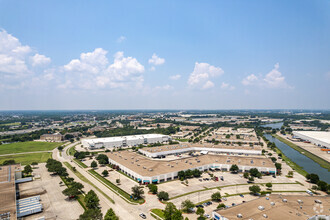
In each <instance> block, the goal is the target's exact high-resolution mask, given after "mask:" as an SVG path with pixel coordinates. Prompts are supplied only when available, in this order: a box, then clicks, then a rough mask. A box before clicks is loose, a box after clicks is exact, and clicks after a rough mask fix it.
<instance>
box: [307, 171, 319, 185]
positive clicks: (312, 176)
mask: <svg viewBox="0 0 330 220" xmlns="http://www.w3.org/2000/svg"><path fill="white" fill-rule="evenodd" d="M306 178H307V179H308V180H309V181H310V182H311V183H314V184H316V183H317V182H318V181H319V180H320V178H319V176H318V175H317V174H315V173H311V174H307V175H306Z"/></svg>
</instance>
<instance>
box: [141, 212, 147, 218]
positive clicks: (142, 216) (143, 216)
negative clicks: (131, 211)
mask: <svg viewBox="0 0 330 220" xmlns="http://www.w3.org/2000/svg"><path fill="white" fill-rule="evenodd" d="M139 216H140V217H141V218H143V219H146V218H147V216H146V215H145V214H143V213H141V214H140V215H139Z"/></svg>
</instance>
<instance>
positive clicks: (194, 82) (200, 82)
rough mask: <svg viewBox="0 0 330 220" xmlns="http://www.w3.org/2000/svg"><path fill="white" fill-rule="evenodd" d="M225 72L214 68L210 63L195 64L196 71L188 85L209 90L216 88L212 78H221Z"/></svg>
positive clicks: (191, 75) (190, 77)
mask: <svg viewBox="0 0 330 220" xmlns="http://www.w3.org/2000/svg"><path fill="white" fill-rule="evenodd" d="M223 73H224V71H223V70H222V69H221V68H220V67H215V66H212V65H210V64H208V63H198V62H196V63H195V68H194V71H193V72H192V73H191V74H190V76H189V79H188V85H189V86H194V87H199V88H202V89H208V88H212V87H214V83H213V82H212V81H211V80H210V79H211V78H214V77H217V76H220V75H222V74H223Z"/></svg>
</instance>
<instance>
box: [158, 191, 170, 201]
mask: <svg viewBox="0 0 330 220" xmlns="http://www.w3.org/2000/svg"><path fill="white" fill-rule="evenodd" d="M157 197H158V199H159V200H168V199H169V196H168V193H167V192H164V191H161V192H159V193H158V194H157Z"/></svg>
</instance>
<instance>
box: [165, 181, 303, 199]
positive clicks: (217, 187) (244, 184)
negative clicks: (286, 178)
mask: <svg viewBox="0 0 330 220" xmlns="http://www.w3.org/2000/svg"><path fill="white" fill-rule="evenodd" d="M264 184H266V183H242V184H234V185H226V186H216V187H211V188H205V189H200V190H196V191H192V192H188V193H184V194H181V195H177V196H174V197H172V198H170V199H169V200H173V199H177V198H180V197H182V196H187V195H190V194H194V193H198V192H203V191H208V190H213V189H219V190H221V189H223V188H226V187H233V186H247V185H251V186H252V185H264ZM272 184H273V185H277V184H299V185H301V183H300V182H295V183H272ZM273 192H274V191H273ZM239 194H241V193H239Z"/></svg>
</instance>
